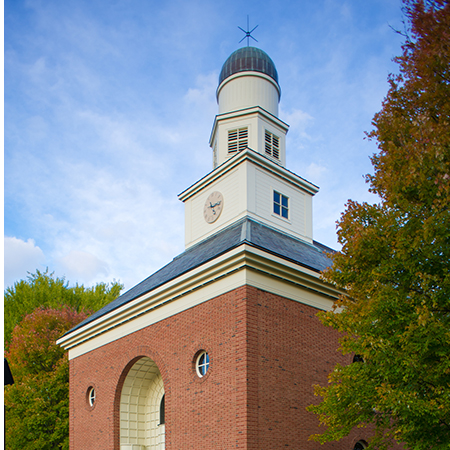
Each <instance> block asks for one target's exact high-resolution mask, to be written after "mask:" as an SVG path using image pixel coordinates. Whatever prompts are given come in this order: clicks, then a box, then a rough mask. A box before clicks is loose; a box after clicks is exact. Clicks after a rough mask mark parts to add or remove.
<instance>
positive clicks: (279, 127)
mask: <svg viewBox="0 0 450 450" xmlns="http://www.w3.org/2000/svg"><path fill="white" fill-rule="evenodd" d="M280 96H281V89H280V86H279V84H278V73H277V70H276V68H275V64H274V63H273V61H272V60H271V59H270V57H269V56H268V55H267V54H266V53H265V52H263V51H262V50H261V49H259V48H255V47H243V48H240V49H239V50H236V51H235V52H234V53H232V54H231V55H230V57H229V58H228V59H227V60H226V61H225V64H224V65H223V67H222V70H221V72H220V76H219V86H218V88H217V103H218V105H219V114H218V115H217V116H216V118H215V120H214V126H213V130H212V133H211V139H210V146H211V148H212V149H213V168H214V169H215V168H216V167H217V166H219V165H220V164H222V163H223V162H225V161H226V160H227V159H229V158H231V157H232V156H234V155H235V154H236V153H237V152H239V151H242V150H244V149H245V148H247V147H248V148H251V149H252V150H255V151H257V152H258V153H261V154H263V155H265V156H266V157H268V158H270V159H271V160H273V161H274V162H276V163H278V164H280V165H282V166H285V164H286V150H285V148H286V146H285V140H286V139H285V138H286V133H287V130H288V128H289V127H288V125H287V124H286V123H284V122H283V121H281V120H280V119H279V118H278V103H279V101H280Z"/></svg>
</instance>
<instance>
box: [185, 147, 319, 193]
mask: <svg viewBox="0 0 450 450" xmlns="http://www.w3.org/2000/svg"><path fill="white" fill-rule="evenodd" d="M246 161H249V162H252V163H253V164H255V165H257V166H259V167H261V168H263V169H264V170H266V171H268V172H270V173H272V174H274V175H276V176H279V177H281V178H283V179H284V180H286V181H287V182H289V183H291V184H293V185H294V186H295V187H297V188H299V189H301V190H303V191H306V192H308V193H309V194H311V195H314V194H316V193H317V192H318V191H319V188H318V187H317V186H316V185H314V184H312V183H310V182H309V181H307V180H305V179H304V178H301V177H299V176H298V175H296V174H295V173H293V172H291V171H289V170H287V169H286V168H284V167H282V166H280V165H279V164H276V163H274V162H272V161H271V160H270V159H269V158H266V157H265V156H264V155H261V154H260V153H258V152H256V151H254V150H252V149H250V148H246V149H245V150H243V151H242V152H239V153H237V154H236V155H234V156H233V157H232V158H230V159H227V160H226V161H225V162H224V163H222V164H221V165H220V166H218V167H216V168H215V169H214V170H213V171H211V172H209V173H208V174H207V175H205V176H204V177H203V178H201V179H200V180H199V181H197V182H196V183H195V184H193V185H192V186H190V187H188V188H187V189H186V190H184V191H183V192H181V193H180V194H178V198H179V199H180V200H181V201H182V202H185V201H186V200H188V199H189V198H190V197H192V196H193V195H195V194H196V193H197V192H199V191H201V190H203V189H204V188H205V187H207V186H208V185H210V184H211V183H213V182H214V181H215V180H217V179H218V178H219V177H222V176H223V175H224V174H226V173H227V172H230V171H231V170H232V169H234V168H235V167H237V166H238V165H240V164H243V163H244V162H246Z"/></svg>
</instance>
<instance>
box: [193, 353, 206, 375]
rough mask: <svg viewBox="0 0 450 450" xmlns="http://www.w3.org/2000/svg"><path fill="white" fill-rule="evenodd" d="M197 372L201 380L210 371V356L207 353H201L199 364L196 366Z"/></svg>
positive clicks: (198, 358) (198, 359)
mask: <svg viewBox="0 0 450 450" xmlns="http://www.w3.org/2000/svg"><path fill="white" fill-rule="evenodd" d="M195 368H196V370H197V375H198V376H199V377H200V378H201V377H204V376H205V375H206V372H208V369H209V355H208V353H206V352H201V353H200V354H199V355H198V357H197V362H196V364H195Z"/></svg>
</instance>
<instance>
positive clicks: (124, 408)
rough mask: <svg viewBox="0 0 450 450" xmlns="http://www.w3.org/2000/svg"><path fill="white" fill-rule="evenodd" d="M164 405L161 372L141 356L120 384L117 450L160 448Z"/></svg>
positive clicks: (163, 428)
mask: <svg viewBox="0 0 450 450" xmlns="http://www.w3.org/2000/svg"><path fill="white" fill-rule="evenodd" d="M164 404H165V402H164V383H163V380H162V376H161V373H160V371H159V369H158V367H157V365H156V364H155V362H154V361H153V360H151V359H150V358H148V357H146V356H144V357H142V358H140V359H139V360H137V361H136V362H135V363H134V365H133V366H132V367H131V369H130V371H129V372H128V374H127V376H126V378H125V381H124V383H123V387H122V393H121V396H120V450H163V449H164V447H165V444H164V441H165V425H164V414H165V411H164V410H163V411H161V408H163V409H164ZM161 418H162V422H161Z"/></svg>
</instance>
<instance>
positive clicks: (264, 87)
mask: <svg viewBox="0 0 450 450" xmlns="http://www.w3.org/2000/svg"><path fill="white" fill-rule="evenodd" d="M267 78H268V77H262V76H259V75H257V74H249V73H248V72H245V76H244V75H243V74H236V76H235V77H233V78H230V79H229V80H226V82H225V84H224V85H223V86H222V87H221V89H220V92H219V96H218V103H219V114H223V113H227V112H231V111H237V110H239V109H244V108H251V107H252V106H260V107H261V108H264V109H265V110H266V111H269V112H270V113H271V114H273V115H274V116H277V117H278V102H279V100H280V98H279V94H278V89H277V88H276V87H275V85H274V83H272V82H271V81H269V80H268V79H267Z"/></svg>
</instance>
